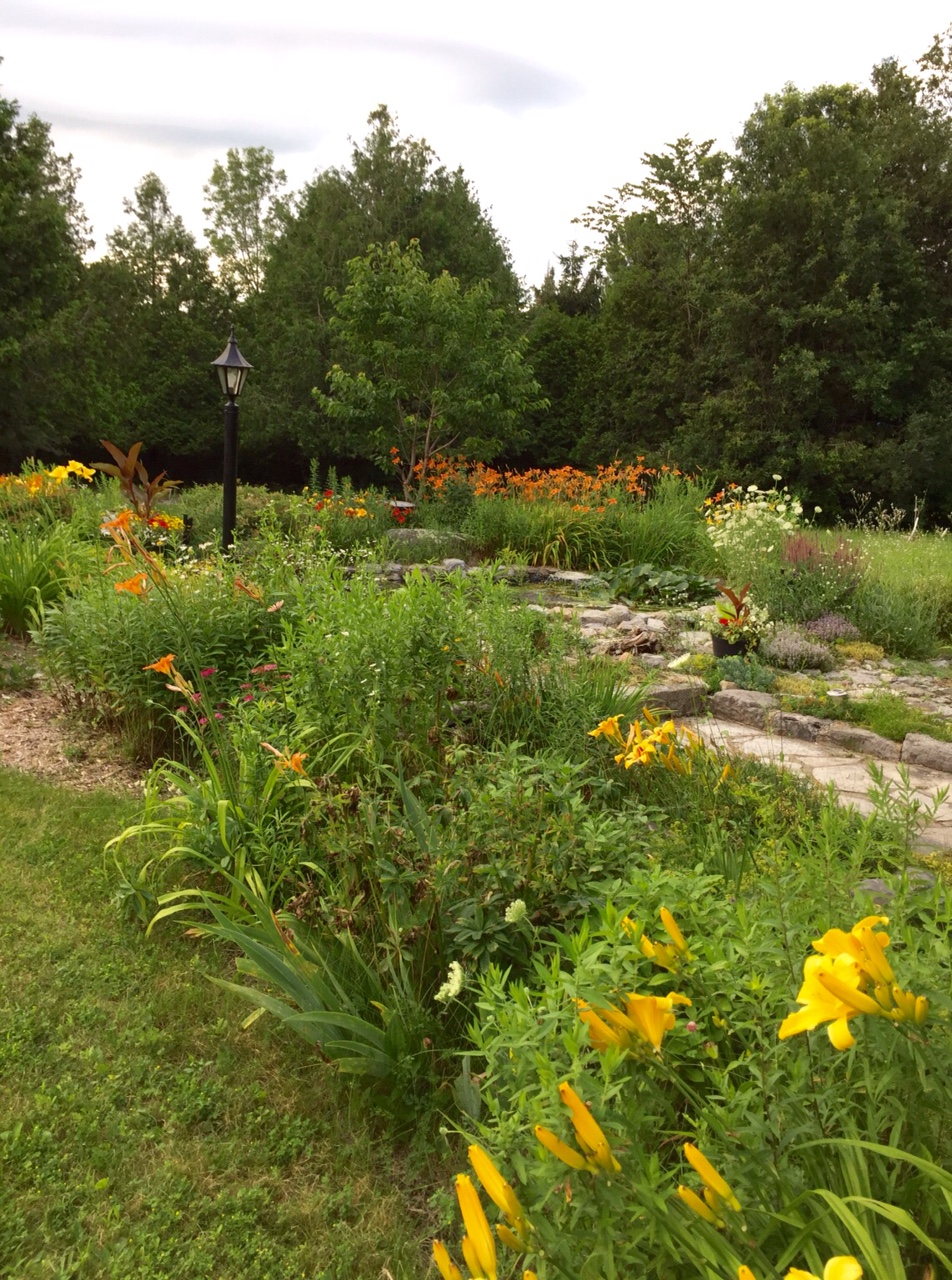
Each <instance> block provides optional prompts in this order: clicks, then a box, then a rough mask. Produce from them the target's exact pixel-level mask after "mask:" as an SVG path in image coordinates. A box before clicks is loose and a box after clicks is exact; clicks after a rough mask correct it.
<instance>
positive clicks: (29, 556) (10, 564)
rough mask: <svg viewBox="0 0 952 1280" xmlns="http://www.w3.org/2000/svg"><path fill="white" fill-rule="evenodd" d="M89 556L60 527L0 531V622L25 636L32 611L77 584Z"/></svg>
mask: <svg viewBox="0 0 952 1280" xmlns="http://www.w3.org/2000/svg"><path fill="white" fill-rule="evenodd" d="M91 567H92V566H91V557H90V556H87V555H84V554H83V548H81V547H79V546H77V544H76V543H75V542H74V541H73V540H72V539H71V538H70V536H69V534H68V532H67V531H66V530H65V529H64V528H63V527H61V526H60V527H56V526H54V527H53V528H48V529H46V530H38V531H34V530H31V529H29V528H23V529H17V528H16V527H14V528H8V529H6V530H5V531H4V532H0V626H2V628H3V630H5V631H12V632H13V633H14V635H19V636H25V635H26V634H27V632H28V631H29V629H30V627H31V626H32V625H33V622H34V618H35V615H36V614H42V613H43V611H44V609H45V607H46V606H48V605H54V604H56V603H57V602H59V601H61V600H63V599H64V597H65V596H66V595H67V593H68V592H69V590H70V589H71V587H78V585H79V582H78V580H79V577H80V576H81V574H82V572H83V570H86V571H88V570H89V569H90V568H91Z"/></svg>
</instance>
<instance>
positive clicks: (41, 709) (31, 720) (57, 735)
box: [0, 638, 145, 793]
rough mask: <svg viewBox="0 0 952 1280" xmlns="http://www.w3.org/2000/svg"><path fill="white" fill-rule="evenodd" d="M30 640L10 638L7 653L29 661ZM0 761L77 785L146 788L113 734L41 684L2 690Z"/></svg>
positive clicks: (138, 769)
mask: <svg viewBox="0 0 952 1280" xmlns="http://www.w3.org/2000/svg"><path fill="white" fill-rule="evenodd" d="M27 654H28V646H25V645H24V646H21V645H18V644H17V643H16V642H15V641H12V640H10V639H9V638H7V639H6V640H5V642H4V653H3V657H4V659H5V660H6V661H7V662H10V661H15V662H16V663H17V664H18V665H19V664H22V663H23V662H28V661H29V658H28V656H27ZM0 765H4V766H5V767H6V768H8V769H22V770H23V771H24V772H26V773H32V774H36V775H38V776H40V777H43V778H50V779H53V780H55V781H56V782H60V783H63V785H64V786H68V787H73V788H75V789H76V790H77V791H93V790H94V789H95V788H97V787H110V788H114V789H116V790H121V791H137V792H140V793H141V791H142V781H143V778H144V776H145V772H144V770H143V769H142V768H141V766H138V765H134V764H131V763H130V762H129V761H128V760H125V759H124V758H123V756H122V753H121V751H120V749H119V746H118V744H117V743H116V741H115V739H114V738H112V737H110V736H109V735H108V734H106V733H100V732H97V731H96V730H95V729H92V728H90V727H89V725H85V724H82V723H81V722H79V721H77V720H73V719H70V717H68V716H67V715H66V714H65V713H64V711H63V709H62V707H61V706H60V704H59V702H58V701H57V700H56V698H54V697H52V696H51V695H50V694H48V693H44V692H42V691H41V690H40V689H38V688H28V689H26V690H23V691H11V692H0Z"/></svg>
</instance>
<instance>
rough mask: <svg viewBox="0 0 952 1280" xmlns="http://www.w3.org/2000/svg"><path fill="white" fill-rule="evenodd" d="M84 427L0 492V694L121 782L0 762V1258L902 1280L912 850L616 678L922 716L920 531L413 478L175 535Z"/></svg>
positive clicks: (329, 477)
mask: <svg viewBox="0 0 952 1280" xmlns="http://www.w3.org/2000/svg"><path fill="white" fill-rule="evenodd" d="M107 451H108V452H109V454H110V458H111V461H107V462H97V463H95V464H87V463H81V462H76V461H70V462H69V463H68V464H63V465H61V466H57V467H52V468H44V467H41V466H39V465H38V464H32V463H28V464H25V466H24V468H23V470H22V471H21V472H20V473H19V474H18V475H9V476H4V477H0V514H2V516H3V521H2V528H3V532H2V533H0V618H2V624H3V629H4V632H5V633H6V634H7V636H8V637H10V639H9V640H8V642H7V646H6V648H4V649H3V651H2V652H0V692H2V695H3V697H4V698H5V699H8V700H16V699H23V700H24V701H28V700H29V697H30V693H31V691H32V690H33V689H35V688H36V687H37V685H38V684H39V683H40V682H42V687H43V688H44V689H46V690H47V691H48V692H49V693H51V694H52V695H53V696H55V697H56V699H57V702H58V705H59V706H60V707H61V708H62V712H63V714H64V715H66V716H67V717H68V718H69V721H70V722H71V723H72V724H73V725H77V726H82V733H83V734H85V735H86V736H87V738H88V740H89V742H90V743H91V742H92V741H93V739H94V737H95V735H97V734H101V733H106V734H108V735H109V738H110V740H111V741H112V742H113V743H114V744H115V749H116V750H117V751H121V752H122V753H123V756H124V758H125V760H126V761H127V763H129V764H130V765H131V764H133V763H134V765H135V768H136V770H137V771H138V776H139V777H140V778H141V780H142V781H141V786H140V788H139V789H138V791H133V790H132V789H130V788H126V789H124V790H122V791H119V790H118V789H115V788H114V789H102V788H100V789H95V788H94V789H91V790H88V791H83V792H81V793H79V792H76V791H71V790H67V789H65V788H63V787H61V786H58V785H56V784H55V782H52V781H50V780H48V779H41V778H38V777H35V776H31V775H30V774H29V772H28V771H23V770H19V769H12V768H9V767H5V768H2V769H0V795H2V801H0V803H2V815H3V821H4V824H5V826H6V829H7V831H8V838H7V840H6V841H5V842H4V847H3V851H2V853H0V859H2V864H3V873H4V880H5V883H6V885H7V890H8V891H7V894H5V905H4V910H3V913H2V914H0V939H2V948H3V954H4V957H5V964H4V966H3V972H2V973H0V995H2V999H0V1008H2V1009H3V1010H4V1013H3V1014H2V1017H0V1028H2V1035H0V1073H2V1079H3V1086H4V1087H3V1090H2V1092H0V1153H2V1159H3V1169H4V1176H3V1180H2V1185H0V1276H10V1277H17V1278H18V1280H34V1277H35V1278H37V1280H38V1278H39V1277H49V1276H57V1277H60V1276H62V1277H67V1276H69V1277H73V1276H75V1277H83V1278H87V1277H89V1278H91V1277H109V1278H114V1280H118V1278H119V1277H127V1276H130V1275H139V1274H149V1275H150V1276H153V1277H162V1278H163V1280H166V1278H168V1280H172V1278H176V1280H177V1278H179V1277H181V1278H182V1280H185V1278H186V1277H188V1278H189V1280H192V1278H194V1277H204V1276H207V1277H209V1278H211V1277H214V1278H215V1280H238V1278H242V1280H245V1278H247V1280H252V1278H255V1280H259V1278H261V1277H268V1278H271V1277H274V1278H275V1280H282V1278H284V1277H317V1276H321V1277H328V1278H329V1280H330V1278H332V1277H333V1278H336V1277H340V1278H341V1280H343V1277H360V1278H361V1280H363V1278H364V1277H366V1280H376V1278H377V1277H382V1276H387V1277H391V1280H411V1277H421V1276H425V1275H431V1276H437V1275H439V1276H442V1277H443V1280H462V1278H463V1277H467V1276H468V1277H471V1278H473V1280H490V1278H491V1280H496V1278H497V1277H498V1278H499V1280H503V1278H508V1277H519V1278H523V1280H536V1278H537V1280H615V1278H616V1277H617V1278H618V1280H622V1278H627V1277H631V1276H646V1277H657V1278H658V1280H662V1278H663V1280H680V1278H681V1277H685V1278H687V1277H690V1276H695V1275H698V1276H701V1277H703V1278H704V1280H720V1278H723V1280H752V1278H754V1280H771V1278H772V1277H778V1276H784V1277H787V1276H792V1277H794V1280H805V1278H808V1277H811V1276H812V1277H819V1276H822V1277H823V1278H824V1280H856V1277H858V1276H860V1275H865V1276H869V1277H875V1278H876V1280H898V1278H899V1277H905V1276H916V1277H920V1276H922V1277H926V1276H934V1275H937V1274H940V1273H946V1272H949V1271H952V1173H950V1172H949V1170H950V1168H952V1132H950V1127H949V1119H948V1117H949V1115H950V1112H952V1107H950V1103H952V1098H950V1086H949V1083H948V1078H949V1073H948V1063H949V1060H950V1057H949V1052H950V1048H952V1045H950V1020H949V1019H950V1009H952V990H950V954H949V926H950V919H952V906H950V901H949V897H948V893H947V880H946V876H945V869H944V864H943V862H942V860H941V858H938V857H932V858H931V859H929V866H930V871H931V874H929V875H923V874H922V870H921V868H920V866H919V865H918V864H919V862H920V861H921V857H920V855H919V854H917V853H915V852H914V850H913V842H914V837H915V833H916V821H915V815H912V816H910V813H909V812H908V811H907V810H905V809H904V808H903V803H902V798H901V797H899V799H898V800H897V798H896V796H892V797H890V796H888V795H886V794H885V793H883V792H880V795H881V802H880V803H879V804H877V805H876V806H874V811H873V812H872V814H871V815H869V816H862V815H860V814H858V813H857V812H855V811H854V810H852V809H849V808H844V807H842V806H840V805H839V804H837V802H836V798H835V796H834V795H832V794H830V793H828V792H823V791H820V790H818V789H817V788H815V787H813V786H811V785H809V784H808V783H806V782H805V781H804V780H803V779H800V778H797V777H795V776H793V775H791V774H788V773H785V772H781V771H778V770H775V769H773V768H771V767H769V766H768V765H766V764H763V763H761V762H759V761H758V760H756V759H752V758H746V757H743V756H739V755H735V756H731V757H727V756H723V755H719V754H717V753H715V752H714V751H712V750H709V749H708V748H707V747H705V746H704V745H703V744H702V743H701V741H700V740H699V738H698V737H697V736H696V735H695V733H694V732H693V731H692V729H691V727H690V726H689V725H688V724H686V723H685V722H683V721H682V720H680V719H678V718H676V717H672V716H669V715H668V714H666V712H665V709H664V707H663V706H662V707H659V706H658V705H657V702H656V701H653V699H652V687H653V685H655V683H656V682H657V680H658V678H659V676H667V674H668V673H669V671H670V664H672V663H673V664H674V671H675V673H678V672H680V673H681V674H682V675H683V674H685V673H687V674H690V675H693V676H695V677H696V678H698V679H699V680H700V681H703V683H704V685H705V687H706V688H708V689H710V690H716V689H718V688H723V687H730V686H739V687H742V688H747V689H754V690H762V691H770V692H773V693H774V694H776V696H777V697H778V699H780V700H781V702H782V705H783V706H784V707H785V708H787V709H792V710H797V709H800V710H807V711H809V712H810V714H814V715H824V714H832V712H831V711H830V707H834V706H835V708H836V711H835V714H836V715H837V716H838V717H839V718H842V719H851V720H853V721H854V722H856V723H860V724H865V725H867V726H870V727H874V728H875V729H876V731H877V732H879V733H882V734H883V735H884V736H886V737H891V738H894V739H896V740H901V738H902V737H903V735H904V734H906V733H909V732H917V733H926V734H932V735H933V736H935V737H936V738H937V739H939V740H941V739H946V740H947V739H948V738H949V737H952V733H950V726H952V716H949V715H946V714H944V710H945V700H946V697H947V691H952V666H950V663H949V659H950V658H952V538H948V537H946V536H945V533H944V531H943V530H941V529H937V530H934V531H931V532H928V533H925V532H922V531H920V530H919V529H917V528H916V529H911V528H909V525H910V521H909V520H908V519H907V518H904V515H903V513H900V512H897V511H895V510H894V509H889V510H886V509H884V508H882V507H879V508H875V507H874V508H871V507H870V505H869V503H868V502H866V503H865V504H864V503H863V502H862V501H861V500H858V501H857V507H856V511H855V513H854V519H853V520H852V521H851V523H850V524H848V525H839V526H837V527H835V528H828V527H825V526H823V525H822V524H821V523H820V522H821V520H822V516H823V513H822V512H820V511H819V510H814V508H813V507H812V506H810V505H809V503H808V502H806V501H805V500H804V499H802V498H801V497H799V496H797V495H795V494H792V493H790V492H789V491H788V489H787V488H786V487H785V486H784V484H783V481H782V478H781V477H780V476H774V477H773V478H772V479H769V478H768V479H766V480H765V481H764V484H763V487H758V486H757V485H751V486H750V487H748V488H743V489H742V488H738V487H736V486H733V485H730V484H726V485H724V486H723V487H717V486H714V485H711V484H708V483H707V481H706V480H705V479H704V478H703V477H699V476H691V475H685V474H681V473H679V472H678V471H676V470H660V471H656V470H654V469H652V468H649V467H646V466H645V465H644V464H643V462H638V463H635V464H631V465H622V464H620V463H619V464H613V465H612V466H606V467H600V468H598V469H597V470H596V471H595V472H594V473H593V474H587V473H583V472H580V471H576V470H573V469H571V468H563V469H559V470H550V471H531V472H522V473H503V472H498V471H494V470H493V469H491V468H489V467H487V466H485V465H484V464H476V463H469V462H467V461H465V460H463V459H449V458H435V459H433V460H429V465H428V467H427V470H426V473H425V474H424V475H417V476H415V477H414V476H411V477H410V478H411V479H412V480H413V481H414V487H413V493H414V501H413V502H412V503H409V502H406V501H402V502H396V501H394V500H393V499H392V497H391V495H389V494H388V493H386V492H383V491H375V490H364V491H358V490H355V488H354V487H353V486H352V485H351V483H350V482H349V481H348V480H347V479H346V478H341V477H338V476H337V475H336V474H335V473H334V472H333V471H332V470H331V471H328V470H324V469H322V468H321V467H320V466H319V465H318V464H317V463H315V464H314V465H313V466H312V475H311V477H310V483H309V485H308V487H307V488H306V489H305V490H304V491H303V492H299V493H293V494H291V493H271V492H268V491H266V490H263V489H261V490H259V489H250V488H244V489H242V490H241V491H240V493H239V507H238V524H237V535H238V536H237V543H236V546H235V548H234V549H233V550H231V551H230V552H228V553H227V554H223V553H222V551H221V549H220V545H219V538H218V533H217V529H218V521H219V519H220V510H221V490H220V489H219V488H216V487H214V486H196V487H191V488H188V489H186V488H183V487H180V486H178V485H176V484H175V482H174V481H171V480H169V479H168V478H167V477H166V476H164V475H161V476H159V477H150V475H149V474H148V472H147V471H146V469H145V465H144V463H143V460H142V457H141V454H140V451H139V448H138V446H136V447H134V448H133V449H132V450H131V451H130V452H129V453H128V454H126V453H124V452H123V451H122V450H121V449H117V448H115V447H114V446H107ZM394 466H395V468H397V469H398V470H399V469H400V468H401V467H402V466H403V464H402V463H401V462H400V459H399V457H397V458H395V459H394ZM405 473H406V468H404V469H403V472H401V475H402V478H403V479H404V482H405V483H404V486H403V489H404V492H406V478H407V477H406V474H405ZM619 605H621V606H623V609H622V613H623V614H624V613H626V612H630V614H631V616H632V617H633V618H634V619H636V620H637V619H640V620H641V621H633V622H632V623H631V625H630V627H629V630H628V631H627V632H625V633H623V635H624V643H620V644H617V645H614V646H612V645H606V644H604V643H599V640H598V638H597V637H595V636H594V635H593V634H591V632H590V630H588V629H586V627H585V625H584V622H583V625H579V620H580V619H584V616H585V611H586V609H594V608H598V609H601V610H604V611H606V612H608V611H610V610H611V609H612V608H617V606H619ZM619 616H621V615H619ZM642 624H643V625H642ZM649 624H652V625H649ZM654 624H656V625H654ZM692 635H693V636H695V637H697V642H696V643H692V642H689V641H687V640H685V637H686V636H692ZM715 650H721V651H724V650H726V652H724V653H723V656H718V654H717V653H716V652H715ZM850 670H857V671H865V672H867V673H868V674H869V675H870V679H869V680H868V681H866V683H865V685H864V684H863V682H862V681H857V682H856V685H855V689H853V690H852V692H851V693H850V695H849V697H846V698H844V697H841V696H840V697H838V696H835V695H836V693H837V690H836V689H835V688H834V687H833V681H837V682H838V683H840V682H841V677H842V676H843V673H844V672H849V671H850ZM37 672H38V673H40V680H38V679H37V677H36V674H35V673H37ZM881 675H885V676H887V677H888V678H889V680H892V681H893V682H895V680H903V679H907V680H911V681H920V682H923V681H928V682H929V688H930V692H931V694H932V701H931V702H930V703H929V704H928V705H925V706H923V705H913V704H911V703H910V702H908V701H907V700H905V699H904V698H903V697H901V696H900V695H899V694H898V693H896V692H891V690H892V689H893V684H891V683H889V680H887V681H883V680H881V679H880V676H881ZM948 696H950V697H952V693H950V694H948ZM78 749H79V748H77V750H78ZM0 763H3V761H0ZM873 880H875V882H876V883H877V884H878V885H879V886H880V888H879V889H878V890H877V893H876V896H875V897H873V896H872V893H871V890H870V888H869V885H870V883H871V882H872V881H873Z"/></svg>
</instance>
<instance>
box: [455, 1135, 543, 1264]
mask: <svg viewBox="0 0 952 1280" xmlns="http://www.w3.org/2000/svg"><path fill="white" fill-rule="evenodd" d="M469 1162H470V1164H471V1165H472V1166H473V1172H474V1173H475V1174H476V1177H477V1178H478V1179H479V1181H480V1184H481V1186H482V1188H483V1190H484V1191H485V1192H486V1194H487V1196H489V1198H490V1200H492V1202H493V1204H494V1205H496V1207H497V1208H498V1209H501V1210H502V1213H503V1215H504V1217H505V1219H506V1223H507V1224H508V1226H506V1225H503V1224H499V1225H498V1226H497V1227H496V1234H497V1235H498V1236H499V1238H500V1240H502V1242H503V1244H505V1245H508V1246H509V1248H510V1249H515V1251H516V1252H517V1253H523V1252H524V1251H525V1250H526V1248H527V1247H528V1239H527V1238H528V1235H529V1230H530V1228H529V1223H528V1222H527V1220H526V1216H525V1213H524V1212H523V1209H522V1205H521V1204H520V1203H519V1198H518V1196H517V1195H516V1193H515V1191H513V1189H512V1187H511V1186H510V1185H509V1183H508V1182H507V1181H506V1179H505V1178H504V1177H503V1176H502V1174H501V1173H500V1172H499V1170H498V1169H497V1168H496V1166H495V1165H494V1164H493V1162H492V1159H491V1158H490V1156H489V1155H487V1153H486V1152H485V1151H484V1150H483V1149H482V1147H479V1146H477V1145H476V1144H475V1143H473V1145H472V1146H471V1147H470V1148H469Z"/></svg>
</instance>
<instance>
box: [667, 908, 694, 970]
mask: <svg viewBox="0 0 952 1280" xmlns="http://www.w3.org/2000/svg"><path fill="white" fill-rule="evenodd" d="M660 914H661V923H662V925H663V926H664V931H665V933H666V934H667V935H668V937H669V938H670V939H671V941H672V942H673V943H674V949H675V950H676V951H677V953H678V954H679V955H682V956H684V958H685V960H693V959H694V957H693V956H692V955H691V952H690V951H689V950H688V944H687V943H686V942H685V941H684V934H683V933H682V932H681V930H680V929H679V928H678V926H677V922H676V921H675V918H674V916H673V915H672V914H671V912H670V911H669V910H668V908H667V907H662V908H661V913H660Z"/></svg>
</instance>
